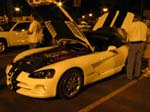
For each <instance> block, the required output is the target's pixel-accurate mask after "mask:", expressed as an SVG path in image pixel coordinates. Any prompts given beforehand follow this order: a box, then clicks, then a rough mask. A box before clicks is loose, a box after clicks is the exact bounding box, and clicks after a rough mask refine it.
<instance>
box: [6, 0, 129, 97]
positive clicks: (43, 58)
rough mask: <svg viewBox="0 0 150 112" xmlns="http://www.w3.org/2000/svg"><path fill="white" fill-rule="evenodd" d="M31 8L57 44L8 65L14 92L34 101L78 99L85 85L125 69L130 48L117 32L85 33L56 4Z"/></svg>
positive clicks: (111, 29) (36, 49)
mask: <svg viewBox="0 0 150 112" xmlns="http://www.w3.org/2000/svg"><path fill="white" fill-rule="evenodd" d="M31 5H32V6H34V10H35V11H36V12H37V13H38V14H39V15H40V16H41V18H42V19H43V21H44V24H45V26H46V27H47V29H48V31H49V34H50V36H51V37H52V38H54V39H55V40H56V44H55V45H53V46H48V47H41V48H35V49H30V50H26V51H23V52H22V53H19V54H18V55H17V56H16V57H15V58H14V59H13V61H12V63H10V64H9V65H7V67H6V76H7V85H8V87H9V88H10V89H11V90H13V91H15V92H17V93H19V94H22V95H26V96H29V97H34V98H49V97H56V96H59V97H60V98H65V99H68V98H73V97H74V96H76V95H78V94H79V92H80V91H81V90H82V88H83V87H84V86H85V85H88V84H91V83H93V82H96V81H99V80H101V79H104V78H106V77H110V76H112V75H114V74H116V73H118V72H120V71H121V70H122V69H123V67H124V66H125V62H126V58H127V55H128V46H127V45H126V44H125V43H123V42H122V39H121V35H119V34H118V32H116V30H114V29H113V28H111V27H107V28H106V27H104V28H98V29H97V30H93V31H89V32H84V33H83V32H81V31H80V30H79V28H78V27H77V25H76V23H75V22H74V20H73V19H72V17H71V16H70V15H69V14H68V13H67V11H66V10H65V9H64V8H63V7H62V6H59V5H58V3H57V2H46V3H41V4H38V3H36V4H34V3H31ZM41 9H42V10H41ZM43 12H47V14H44V13H43Z"/></svg>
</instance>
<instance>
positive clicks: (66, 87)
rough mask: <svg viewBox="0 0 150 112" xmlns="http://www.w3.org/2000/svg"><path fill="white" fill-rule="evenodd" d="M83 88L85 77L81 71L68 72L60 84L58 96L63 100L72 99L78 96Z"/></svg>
mask: <svg viewBox="0 0 150 112" xmlns="http://www.w3.org/2000/svg"><path fill="white" fill-rule="evenodd" d="M82 86H83V76H82V73H81V71H80V70H78V69H71V70H69V71H67V72H66V73H65V74H64V75H63V77H62V78H61V80H60V81H59V84H58V95H59V96H60V97H61V98H65V99H70V98H72V97H74V96H76V95H77V94H78V93H79V92H80V90H81V88H82Z"/></svg>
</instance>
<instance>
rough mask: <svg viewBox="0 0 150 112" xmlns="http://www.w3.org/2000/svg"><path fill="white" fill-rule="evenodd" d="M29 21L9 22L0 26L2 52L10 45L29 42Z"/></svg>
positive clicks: (0, 50)
mask: <svg viewBox="0 0 150 112" xmlns="http://www.w3.org/2000/svg"><path fill="white" fill-rule="evenodd" d="M29 25H30V22H29V21H20V22H7V23H4V24H2V25H1V26H0V53H2V52H4V51H5V50H6V49H7V48H8V47H12V46H22V45H27V44H28V41H27V40H28V34H27V32H26V31H27V30H28V27H29Z"/></svg>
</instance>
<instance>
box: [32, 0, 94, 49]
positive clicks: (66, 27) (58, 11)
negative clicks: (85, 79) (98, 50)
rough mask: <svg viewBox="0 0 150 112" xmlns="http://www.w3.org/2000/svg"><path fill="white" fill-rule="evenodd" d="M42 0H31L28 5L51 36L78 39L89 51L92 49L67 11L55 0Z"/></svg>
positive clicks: (56, 38)
mask: <svg viewBox="0 0 150 112" xmlns="http://www.w3.org/2000/svg"><path fill="white" fill-rule="evenodd" d="M44 1H46V2H42V0H41V2H32V3H30V5H31V6H32V8H33V11H34V12H35V13H36V14H37V15H38V17H39V18H40V21H43V24H44V25H45V27H47V29H48V31H49V33H50V35H51V37H52V38H53V39H55V40H60V39H62V38H63V39H64V38H69V39H75V40H80V41H82V42H84V43H86V44H87V45H88V46H89V49H90V50H91V51H94V48H93V47H92V46H91V45H90V43H89V42H88V40H87V39H86V37H85V35H84V34H83V32H81V31H80V30H79V28H78V27H77V24H76V23H75V21H74V20H73V18H72V17H71V16H70V15H69V14H68V12H67V11H66V10H65V9H64V8H63V7H62V6H60V5H59V4H58V2H56V1H53V2H50V0H44ZM47 1H48V2H47ZM45 13H46V14H45Z"/></svg>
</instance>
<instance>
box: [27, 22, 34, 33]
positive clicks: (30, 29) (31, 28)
mask: <svg viewBox="0 0 150 112" xmlns="http://www.w3.org/2000/svg"><path fill="white" fill-rule="evenodd" d="M32 33H33V24H32V23H31V24H30V26H29V29H28V32H27V34H29V35H31V34H32Z"/></svg>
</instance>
